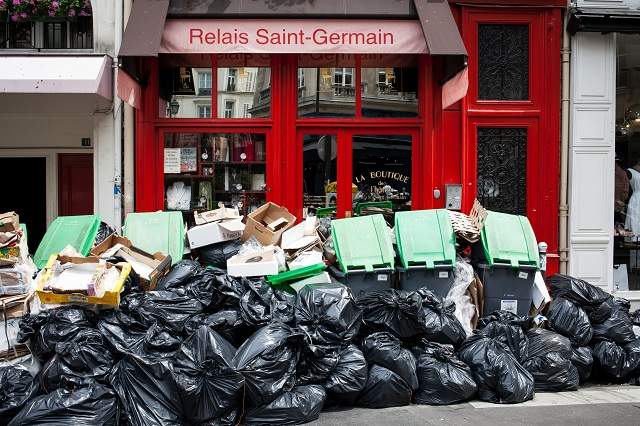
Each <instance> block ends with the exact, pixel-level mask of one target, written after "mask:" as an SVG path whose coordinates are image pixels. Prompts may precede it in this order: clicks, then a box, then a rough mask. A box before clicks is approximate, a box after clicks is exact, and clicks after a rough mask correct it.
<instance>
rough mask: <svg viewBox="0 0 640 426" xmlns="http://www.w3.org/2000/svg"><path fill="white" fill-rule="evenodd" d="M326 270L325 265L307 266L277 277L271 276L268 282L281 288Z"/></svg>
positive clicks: (282, 273)
mask: <svg viewBox="0 0 640 426" xmlns="http://www.w3.org/2000/svg"><path fill="white" fill-rule="evenodd" d="M325 268H326V266H325V264H324V263H316V264H315V265H309V266H305V267H304V268H298V269H293V270H291V271H287V272H281V273H279V274H277V275H269V276H268V277H267V281H268V282H269V284H271V285H275V286H279V285H281V284H283V283H286V282H290V281H296V280H301V279H303V278H307V277H312V276H314V275H318V274H319V273H320V272H322V271H324V270H325Z"/></svg>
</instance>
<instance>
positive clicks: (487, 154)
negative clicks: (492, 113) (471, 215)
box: [477, 127, 527, 215]
mask: <svg viewBox="0 0 640 426" xmlns="http://www.w3.org/2000/svg"><path fill="white" fill-rule="evenodd" d="M477 196H478V200H480V202H481V203H482V205H483V206H485V207H486V208H487V209H489V210H494V211H499V212H503V213H511V214H519V215H526V213H527V129H524V128H502V127H480V128H478V193H477Z"/></svg>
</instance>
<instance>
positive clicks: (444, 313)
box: [417, 288, 467, 347]
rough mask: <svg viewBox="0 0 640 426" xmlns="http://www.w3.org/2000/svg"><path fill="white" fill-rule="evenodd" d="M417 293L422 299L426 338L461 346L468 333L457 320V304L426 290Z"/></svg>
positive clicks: (422, 289)
mask: <svg viewBox="0 0 640 426" xmlns="http://www.w3.org/2000/svg"><path fill="white" fill-rule="evenodd" d="M417 293H418V294H419V295H420V297H422V310H423V312H424V336H425V337H426V338H427V339H428V340H429V341H432V342H437V343H444V344H445V345H453V346H454V347H458V346H460V345H461V344H462V342H464V340H465V339H466V338H467V333H466V332H465V331H464V328H463V327H462V324H460V321H459V320H458V318H456V315H455V312H456V304H455V303H454V302H453V301H451V300H442V299H440V298H439V297H438V296H436V295H435V294H433V293H432V292H431V291H429V290H427V289H426V288H421V289H419V290H418V291H417Z"/></svg>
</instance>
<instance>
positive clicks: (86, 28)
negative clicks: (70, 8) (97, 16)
mask: <svg viewBox="0 0 640 426" xmlns="http://www.w3.org/2000/svg"><path fill="white" fill-rule="evenodd" d="M69 25H70V27H71V46H70V47H71V49H93V19H92V18H91V16H81V17H79V18H78V19H77V20H75V21H71V23H70V24H69Z"/></svg>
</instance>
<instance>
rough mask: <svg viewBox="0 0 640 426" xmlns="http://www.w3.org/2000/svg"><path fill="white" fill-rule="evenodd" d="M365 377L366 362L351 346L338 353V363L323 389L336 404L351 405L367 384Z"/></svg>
mask: <svg viewBox="0 0 640 426" xmlns="http://www.w3.org/2000/svg"><path fill="white" fill-rule="evenodd" d="M367 376H368V367H367V360H366V359H365V358H364V354H363V353H362V351H361V350H360V349H358V347H357V346H356V345H353V344H351V345H349V346H347V347H346V348H344V349H343V350H342V351H341V352H340V355H339V358H338V363H337V364H336V366H335V367H334V369H333V371H331V373H330V374H329V377H328V378H327V380H326V382H325V383H324V388H325V389H326V390H327V393H328V394H329V396H330V397H331V398H332V399H334V400H335V401H337V402H338V403H341V404H345V405H353V404H354V403H355V400H356V398H357V397H358V394H359V393H360V391H361V390H362V389H364V386H365V385H366V384H367Z"/></svg>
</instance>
